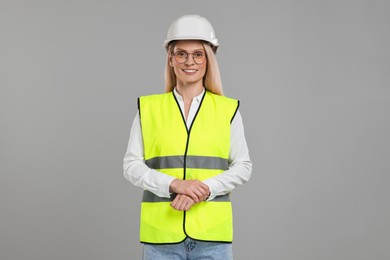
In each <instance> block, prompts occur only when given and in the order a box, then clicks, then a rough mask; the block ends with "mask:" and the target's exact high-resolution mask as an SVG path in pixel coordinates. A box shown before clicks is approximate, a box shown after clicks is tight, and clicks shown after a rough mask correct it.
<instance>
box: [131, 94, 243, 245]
mask: <svg viewBox="0 0 390 260" xmlns="http://www.w3.org/2000/svg"><path fill="white" fill-rule="evenodd" d="M238 105H239V102H238V101H237V100H234V99H231V98H227V97H224V96H219V95H215V94H212V93H211V92H209V91H205V93H204V95H203V97H202V101H201V103H200V106H199V109H198V111H197V113H196V115H195V118H194V120H193V122H192V125H191V127H190V128H189V129H188V130H187V127H186V123H185V120H184V116H183V114H182V112H181V110H180V107H179V104H178V102H177V100H176V98H175V95H174V94H173V92H169V93H165V94H158V95H151V96H144V97H140V98H139V99H138V107H139V113H140V118H141V128H142V138H143V143H144V153H145V154H144V157H145V163H146V165H148V166H149V167H150V168H153V169H156V170H158V171H160V172H163V173H165V174H168V175H171V176H173V177H175V178H178V179H184V180H193V179H197V180H201V181H202V180H205V179H208V178H211V177H213V176H216V175H218V174H220V173H222V172H223V171H225V170H227V169H228V158H229V150H230V124H231V121H232V120H233V118H234V115H235V114H236V112H237V109H238ZM171 201H172V199H169V198H161V197H158V196H156V195H155V194H153V193H152V192H149V191H147V190H145V191H144V194H143V199H142V204H141V221H140V240H141V242H143V243H153V244H169V243H179V242H182V241H183V240H184V239H185V238H186V237H191V238H193V239H197V240H203V241H215V242H232V239H233V223H232V209H231V202H230V196H229V194H227V195H223V196H217V197H216V198H215V199H214V200H212V201H207V202H199V203H197V204H194V205H193V206H192V207H191V209H190V210H188V211H178V210H176V209H174V208H172V207H171V206H170V203H171Z"/></svg>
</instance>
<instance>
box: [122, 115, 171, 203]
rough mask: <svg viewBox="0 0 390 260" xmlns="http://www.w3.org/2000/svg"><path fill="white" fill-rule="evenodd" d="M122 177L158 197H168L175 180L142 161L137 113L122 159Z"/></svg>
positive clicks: (142, 150) (140, 133) (141, 142)
mask: <svg viewBox="0 0 390 260" xmlns="http://www.w3.org/2000/svg"><path fill="white" fill-rule="evenodd" d="M123 175H124V177H125V178H126V179H127V180H128V181H130V182H131V183H132V184H133V185H135V186H138V187H141V188H142V189H145V190H148V191H150V192H153V193H154V194H156V195H157V196H159V197H166V198H169V197H170V193H169V185H170V184H171V182H172V181H173V180H174V179H175V178H174V177H172V176H169V175H167V174H164V173H162V172H159V171H156V170H154V169H151V168H149V167H148V166H147V165H146V164H145V161H144V144H143V140H142V131H141V123H140V117H139V113H137V115H136V116H135V117H134V120H133V124H132V126H131V130H130V138H129V142H128V145H127V150H126V154H125V156H124V158H123Z"/></svg>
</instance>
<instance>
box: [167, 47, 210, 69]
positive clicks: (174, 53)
mask: <svg viewBox="0 0 390 260" xmlns="http://www.w3.org/2000/svg"><path fill="white" fill-rule="evenodd" d="M178 52H184V53H185V54H186V55H187V56H186V58H185V60H184V61H183V62H178V61H177V60H176V57H175V56H176V53H178ZM170 53H171V54H172V55H173V58H174V59H175V61H176V62H177V63H179V64H183V63H185V62H186V61H187V60H188V57H189V54H191V55H192V60H193V61H194V62H195V63H196V64H197V65H201V64H203V63H205V62H206V61H207V55H206V52H204V51H195V52H186V51H182V50H180V51H175V52H173V51H171V52H170ZM194 53H202V54H203V55H204V56H205V59H204V61H203V62H201V63H198V62H196V60H195V58H194Z"/></svg>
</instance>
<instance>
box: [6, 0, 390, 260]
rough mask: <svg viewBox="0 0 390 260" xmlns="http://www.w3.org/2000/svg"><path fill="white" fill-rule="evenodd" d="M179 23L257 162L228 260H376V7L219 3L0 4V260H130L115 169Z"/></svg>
mask: <svg viewBox="0 0 390 260" xmlns="http://www.w3.org/2000/svg"><path fill="white" fill-rule="evenodd" d="M189 13H197V14H200V15H203V16H205V17H207V18H208V19H209V20H210V21H211V22H212V24H213V26H214V29H215V30H216V34H217V37H218V38H219V40H220V42H221V49H220V52H219V53H218V60H219V63H220V68H221V73H222V78H223V84H224V90H225V94H226V95H227V96H231V97H235V98H238V99H240V100H241V108H240V111H241V113H242V116H243V120H244V124H245V129H246V136H247V140H248V144H249V148H250V154H251V158H252V160H253V162H254V169H253V175H252V179H251V180H250V182H249V183H247V184H246V185H244V186H242V187H239V188H238V189H237V190H236V191H235V192H234V194H233V204H234V218H235V219H234V220H235V222H234V223H235V241H234V252H235V257H236V259H267V260H273V259H274V260H284V259H286V260H306V259H308V260H311V259H316V260H328V259H333V260H342V259H343V260H344V259H353V260H359V259H389V258H390V248H389V245H390V232H389V231H390V222H389V219H390V207H389V196H390V191H389V188H388V185H389V181H390V177H389V171H390V163H389V161H390V160H389V158H390V138H389V132H390V122H389V119H390V117H389V111H390V98H389V97H390V96H389V94H390V90H389V87H390V84H389V83H390V76H389V71H390V70H389V69H390V33H389V32H390V30H389V25H390V4H389V1H235V2H233V1H231V2H228V1H216V0H214V1H197V2H190V1H188V2H186V1H137V2H136V1H11V0H1V1H0V73H1V74H0V84H1V88H0V117H1V118H0V122H1V128H0V129H1V135H0V138H1V139H0V141H1V144H0V158H1V159H0V160H1V163H0V173H1V175H0V210H1V212H0V258H1V259H7V260H8V259H29V260H35V259H36V260H46V259H47V260H49V259H50V260H51V259H56V260H57V259H58V260H65V259H82V260H85V259H94V260H98V259H123V260H125V259H140V256H141V251H142V246H141V244H139V242H138V224H139V222H138V214H139V201H140V198H141V190H140V189H138V188H136V187H133V186H132V185H131V184H130V183H128V182H127V181H126V180H125V179H124V177H123V176H122V159H123V155H124V152H125V149H126V146H127V141H128V137H129V131H130V126H131V121H132V119H133V117H134V115H135V113H136V98H137V97H138V96H140V95H147V94H152V93H161V92H163V86H164V80H163V75H164V74H163V73H164V69H163V68H164V64H165V52H164V49H163V47H162V42H163V39H164V37H165V34H166V31H167V29H168V26H169V24H170V23H171V22H172V21H173V20H174V19H175V18H177V17H178V16H180V15H182V14H189Z"/></svg>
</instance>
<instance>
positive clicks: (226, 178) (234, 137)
mask: <svg viewBox="0 0 390 260" xmlns="http://www.w3.org/2000/svg"><path fill="white" fill-rule="evenodd" d="M251 173H252V162H251V160H250V158H249V151H248V146H247V143H246V139H245V133H244V125H243V123H242V118H241V114H240V112H239V111H237V114H236V115H235V117H234V119H233V121H232V124H231V130H230V153H229V169H228V170H226V171H225V172H223V173H221V174H219V175H217V176H215V177H212V178H209V179H207V180H204V181H203V183H204V184H206V185H207V186H208V187H209V189H210V196H209V198H208V199H207V200H208V201H210V200H212V199H214V198H215V197H216V196H219V195H224V194H227V193H229V192H231V191H232V190H233V189H234V188H235V187H237V186H238V185H241V184H244V183H245V182H247V181H248V180H249V179H250V176H251Z"/></svg>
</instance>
